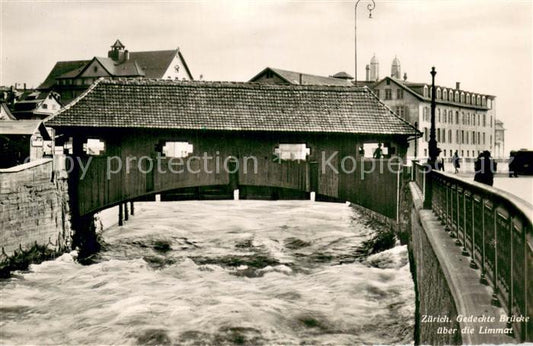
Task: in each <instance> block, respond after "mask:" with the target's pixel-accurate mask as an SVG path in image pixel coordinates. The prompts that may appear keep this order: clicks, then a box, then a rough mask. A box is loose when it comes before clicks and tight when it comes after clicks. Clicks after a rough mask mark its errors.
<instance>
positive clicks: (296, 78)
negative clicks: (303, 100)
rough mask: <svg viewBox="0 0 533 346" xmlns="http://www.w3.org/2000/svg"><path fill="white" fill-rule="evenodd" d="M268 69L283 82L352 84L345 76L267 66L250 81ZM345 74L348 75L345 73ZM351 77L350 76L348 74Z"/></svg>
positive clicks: (298, 83) (296, 83) (297, 83)
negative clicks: (335, 76) (316, 73)
mask: <svg viewBox="0 0 533 346" xmlns="http://www.w3.org/2000/svg"><path fill="white" fill-rule="evenodd" d="M268 70H270V71H272V72H273V73H275V74H276V75H277V76H278V77H280V78H281V79H283V80H284V81H285V82H287V83H289V84H295V85H339V86H351V85H353V84H352V82H351V81H349V80H347V79H346V78H344V77H343V78H334V77H324V76H317V75H312V74H307V73H300V72H295V71H287V70H282V69H279V68H272V67H267V68H265V69H264V70H263V71H261V72H259V73H258V74H257V75H256V76H255V77H253V78H252V79H251V80H250V82H254V81H256V80H257V79H258V78H259V77H261V76H262V75H263V74H264V73H266V72H267V71H268ZM346 76H349V75H348V74H346ZM349 77H351V76H349Z"/></svg>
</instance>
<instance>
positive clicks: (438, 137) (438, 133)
mask: <svg viewBox="0 0 533 346" xmlns="http://www.w3.org/2000/svg"><path fill="white" fill-rule="evenodd" d="M437 142H440V129H437Z"/></svg>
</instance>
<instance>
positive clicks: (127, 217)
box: [124, 202, 129, 221]
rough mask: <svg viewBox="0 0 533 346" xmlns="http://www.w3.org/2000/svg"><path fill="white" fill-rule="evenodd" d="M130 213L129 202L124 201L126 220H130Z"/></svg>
mask: <svg viewBox="0 0 533 346" xmlns="http://www.w3.org/2000/svg"><path fill="white" fill-rule="evenodd" d="M128 219H129V215H128V202H126V203H124V221H128Z"/></svg>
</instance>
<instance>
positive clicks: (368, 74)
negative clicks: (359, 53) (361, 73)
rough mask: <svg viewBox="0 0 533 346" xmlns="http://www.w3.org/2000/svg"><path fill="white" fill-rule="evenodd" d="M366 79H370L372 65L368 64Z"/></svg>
mask: <svg viewBox="0 0 533 346" xmlns="http://www.w3.org/2000/svg"><path fill="white" fill-rule="evenodd" d="M365 69H366V81H367V82H368V81H370V66H369V65H366V68H365Z"/></svg>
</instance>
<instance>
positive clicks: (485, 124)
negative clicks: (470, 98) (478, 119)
mask: <svg viewBox="0 0 533 346" xmlns="http://www.w3.org/2000/svg"><path fill="white" fill-rule="evenodd" d="M483 126H487V114H483Z"/></svg>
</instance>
